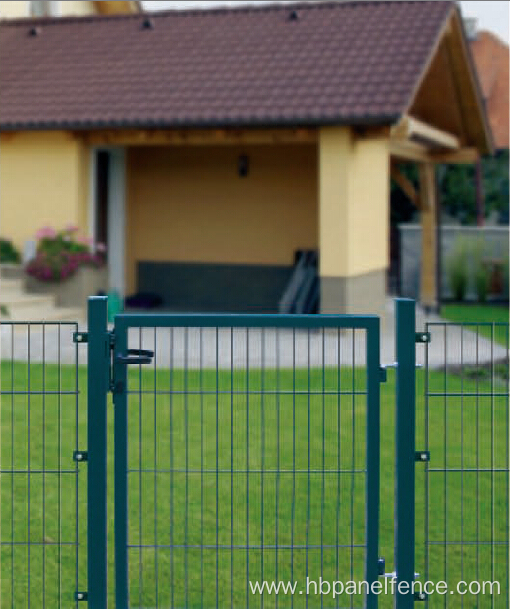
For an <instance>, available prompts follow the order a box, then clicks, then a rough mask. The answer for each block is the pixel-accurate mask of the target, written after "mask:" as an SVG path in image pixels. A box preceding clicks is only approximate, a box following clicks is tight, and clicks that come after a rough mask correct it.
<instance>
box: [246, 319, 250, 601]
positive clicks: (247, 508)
mask: <svg viewBox="0 0 510 609" xmlns="http://www.w3.org/2000/svg"><path fill="white" fill-rule="evenodd" d="M249 548H250V330H249V328H246V607H249V606H250V596H249V594H250V587H249V580H250V549H249Z"/></svg>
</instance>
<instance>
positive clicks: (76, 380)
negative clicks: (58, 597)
mask: <svg viewBox="0 0 510 609" xmlns="http://www.w3.org/2000/svg"><path fill="white" fill-rule="evenodd" d="M60 328H61V324H59V327H58V329H59V352H58V362H59V363H58V366H59V374H60V367H61V351H60ZM75 329H76V330H78V324H76V326H75ZM78 348H79V347H78V343H76V344H75V345H74V392H75V397H74V403H75V415H74V417H75V426H76V450H78V449H79V442H80V437H79V436H80V429H79V407H80V401H79V376H78V375H79V353H78ZM87 441H88V439H87ZM59 459H60V456H59ZM78 465H79V464H78V463H76V468H75V469H76V475H75V479H76V491H75V492H76V506H75V510H76V524H75V539H76V576H75V577H76V590H78V588H79V575H80V573H79V560H78V559H79V550H80V529H79V527H78V522H79V507H78V497H79V491H80V477H79V468H78ZM59 469H60V465H59ZM76 606H78V603H76Z"/></svg>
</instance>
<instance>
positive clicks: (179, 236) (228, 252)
mask: <svg viewBox="0 0 510 609" xmlns="http://www.w3.org/2000/svg"><path fill="white" fill-rule="evenodd" d="M240 154H247V155H248V157H249V159H250V168H249V175H248V177H246V178H240V177H239V176H238V175H237V159H238V157H239V155H240ZM316 156H317V154H316V146H315V145H310V144H300V145H294V146H292V145H281V146H270V145H267V146H264V145H259V146H256V145H252V146H246V147H242V148H241V147H237V146H229V147H217V146H204V147H184V146H183V147H166V148H165V147H138V148H130V149H129V152H128V162H127V165H128V166H127V176H128V183H127V193H128V195H127V196H128V201H127V243H126V251H127V261H126V269H127V280H128V281H127V283H128V290H129V291H132V290H133V289H134V288H135V273H136V261H137V260H148V261H176V262H210V263H227V264H228V263H230V264H275V265H278V264H282V265H290V264H292V263H293V260H294V252H295V250H297V249H315V248H317V246H318V236H317V175H316V174H317V171H316V168H317V160H316Z"/></svg>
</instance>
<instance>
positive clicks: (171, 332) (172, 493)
mask: <svg viewBox="0 0 510 609" xmlns="http://www.w3.org/2000/svg"><path fill="white" fill-rule="evenodd" d="M174 346H175V345H174V328H173V327H171V328H170V379H169V380H170V600H171V605H170V606H171V607H174V606H175V603H174V598H175V589H174V433H173V431H174V429H173V428H174V414H173V410H174V354H175V349H174Z"/></svg>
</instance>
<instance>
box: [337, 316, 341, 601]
mask: <svg viewBox="0 0 510 609" xmlns="http://www.w3.org/2000/svg"><path fill="white" fill-rule="evenodd" d="M337 350H338V356H337V357H338V362H337V364H338V365H337V381H336V383H337V384H336V388H337V405H336V417H337V419H336V420H337V450H336V457H337V467H336V468H337V475H336V479H337V488H336V581H340V467H341V464H342V463H341V454H342V453H341V442H340V429H341V380H340V375H341V372H340V366H341V361H342V347H341V339H340V328H338V329H337ZM339 605H340V598H339V595H337V597H336V609H339Z"/></svg>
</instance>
